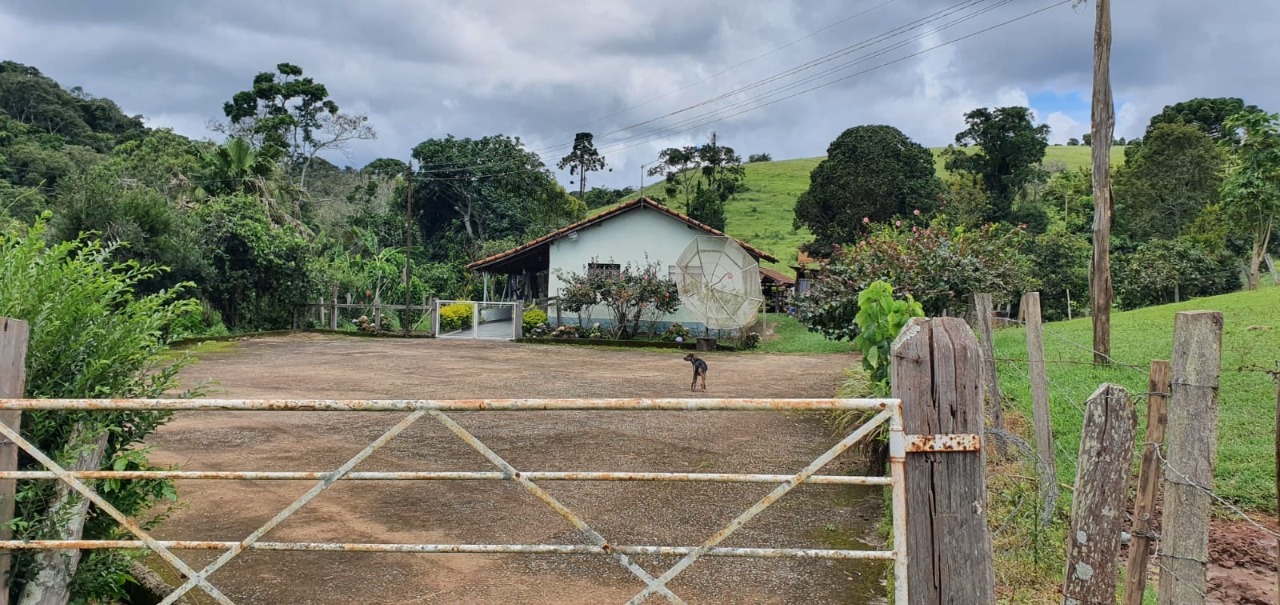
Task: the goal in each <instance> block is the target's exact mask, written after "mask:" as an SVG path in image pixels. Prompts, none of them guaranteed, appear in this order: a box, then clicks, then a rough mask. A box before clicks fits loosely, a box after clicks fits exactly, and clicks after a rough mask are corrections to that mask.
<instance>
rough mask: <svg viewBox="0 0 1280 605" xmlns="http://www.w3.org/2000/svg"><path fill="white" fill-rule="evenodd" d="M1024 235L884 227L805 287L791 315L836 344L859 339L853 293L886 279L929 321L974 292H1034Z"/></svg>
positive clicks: (955, 309)
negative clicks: (836, 341) (907, 297)
mask: <svg viewBox="0 0 1280 605" xmlns="http://www.w3.org/2000/svg"><path fill="white" fill-rule="evenodd" d="M1027 237H1028V235H1027V233H1026V232H1025V231H1023V230H1022V229H1018V228H1011V227H1007V226H1001V225H987V226H985V227H982V228H979V229H972V230H970V229H965V228H962V227H952V228H944V227H941V226H939V225H937V224H932V225H928V226H925V227H923V228H922V227H919V226H913V227H911V228H910V229H907V228H898V227H895V226H893V225H885V226H882V227H880V228H878V229H875V230H873V231H872V233H871V235H870V237H868V238H867V239H865V240H863V241H861V242H858V244H857V245H856V246H853V247H851V248H846V249H844V250H839V251H837V252H836V254H835V256H834V258H833V259H832V260H831V261H830V262H829V263H827V264H826V265H825V266H824V267H823V269H822V271H821V273H820V275H819V277H818V279H817V280H815V281H814V283H813V285H812V286H811V287H810V289H809V290H808V291H806V292H804V293H803V294H800V295H798V296H796V298H795V299H794V303H795V306H796V316H797V318H798V319H799V320H800V322H801V323H803V324H805V325H806V326H808V327H809V329H810V330H813V331H815V332H820V333H822V334H823V335H825V336H826V337H827V338H831V339H833V340H841V339H846V338H853V337H854V336H856V335H857V333H858V326H857V322H856V317H857V314H858V298H857V296H858V293H859V292H861V291H862V290H863V289H865V288H866V287H867V286H869V285H871V283H872V282H874V281H877V280H883V281H887V282H889V283H892V284H894V285H895V287H896V288H897V289H898V290H899V291H900V292H902V293H904V294H909V295H911V296H912V297H913V298H914V299H915V300H916V301H918V302H919V303H920V305H921V306H922V309H923V311H924V312H925V313H926V314H927V315H941V314H942V313H944V312H945V311H948V310H950V311H951V312H952V313H959V312H960V311H961V310H962V309H964V307H965V306H966V304H967V300H968V297H969V295H970V294H971V293H974V292H990V293H992V294H994V295H996V297H997V298H1000V297H1001V296H1009V295H1013V294H1017V293H1020V292H1025V291H1029V290H1031V289H1033V288H1034V287H1035V280H1034V278H1033V277H1032V275H1031V268H1030V262H1029V261H1028V259H1027V257H1026V256H1025V255H1024V254H1022V253H1021V252H1020V251H1019V250H1020V249H1021V246H1022V243H1023V241H1024V240H1025V239H1026V238H1027Z"/></svg>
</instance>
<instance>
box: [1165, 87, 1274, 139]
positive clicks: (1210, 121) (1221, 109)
mask: <svg viewBox="0 0 1280 605" xmlns="http://www.w3.org/2000/svg"><path fill="white" fill-rule="evenodd" d="M1243 111H1260V110H1259V109H1258V107H1257V106H1256V105H1245V103H1244V101H1243V100H1242V99H1237V98H1228V97H1219V98H1215V99H1209V98H1203V97H1200V98H1195V99H1191V100H1188V101H1183V102H1181V103H1174V104H1173V105H1166V106H1165V108H1164V109H1163V110H1162V111H1161V112H1160V113H1158V114H1156V115H1154V116H1152V117H1151V122H1150V123H1148V124H1147V132H1146V134H1145V135H1144V138H1146V137H1150V136H1151V133H1153V132H1154V131H1155V129H1156V127H1158V126H1160V125H1162V124H1189V125H1191V126H1195V127H1196V128H1199V129H1200V131H1201V132H1204V133H1205V134H1206V135H1209V138H1211V139H1213V141H1214V142H1215V143H1216V142H1220V141H1230V142H1238V139H1239V134H1238V133H1237V132H1235V131H1234V130H1232V129H1231V128H1230V127H1228V126H1227V118H1230V117H1231V116H1234V115H1236V114H1238V113H1240V112H1243Z"/></svg>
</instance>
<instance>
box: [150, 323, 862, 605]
mask: <svg viewBox="0 0 1280 605" xmlns="http://www.w3.org/2000/svg"><path fill="white" fill-rule="evenodd" d="M708 357H709V362H710V366H711V371H710V375H709V380H708V386H709V393H707V395H708V396H712V397H739V396H741V397H828V396H831V395H832V394H833V393H834V391H835V389H836V387H837V385H838V384H839V382H840V379H841V373H842V371H843V370H844V369H845V368H846V367H848V366H849V365H850V364H851V363H852V362H853V358H852V356H848V355H812V356H805V355H764V354H750V355H714V354H713V355H709V356H708ZM688 373H689V364H687V363H685V362H683V361H681V359H680V356H679V354H676V353H674V352H673V353H654V352H647V351H627V350H591V349H584V348H577V347H564V346H560V347H552V346H537V345H515V344H511V343H493V342H490V343H481V342H457V341H453V342H441V341H432V340H415V341H399V340H380V339H362V338H336V337H324V336H316V335H306V336H291V337H276V338H262V339H256V340H251V341H245V342H241V343H238V344H237V345H236V346H235V347H233V348H232V349H231V350H229V351H224V352H219V353H212V354H205V355H202V359H201V361H200V362H199V363H198V364H196V365H194V366H192V367H191V368H189V369H188V370H187V371H186V372H185V373H184V375H183V379H184V383H185V384H186V385H188V386H189V385H192V384H196V383H198V382H202V381H206V380H217V381H218V384H217V385H216V386H215V387H214V388H213V389H212V390H211V392H210V396H222V395H224V396H235V397H250V398H252V397H331V398H437V399H454V398H472V397H488V398H502V397H548V398H549V397H681V396H688V395H689V393H688V390H687V384H688V383H687V380H688V376H687V374H688ZM452 417H454V418H455V419H456V420H457V421H458V422H459V423H460V424H462V425H463V426H464V427H466V428H467V429H468V430H470V431H471V432H473V433H474V434H475V435H476V436H477V437H479V438H480V439H481V440H482V441H484V442H485V443H486V444H487V445H489V446H490V447H491V448H492V449H494V450H495V451H496V452H498V453H499V454H500V455H502V456H504V457H505V458H506V459H507V460H508V461H510V462H511V464H512V465H514V466H515V467H516V468H518V469H522V470H650V471H676V472H678V471H688V472H760V473H784V472H795V471H796V470H798V469H800V468H801V467H802V466H804V465H805V464H807V463H808V462H809V461H810V460H812V459H813V458H814V457H816V456H817V455H818V454H819V453H821V452H822V451H823V450H825V449H826V448H827V447H830V445H831V444H832V443H834V439H833V438H832V436H831V435H830V433H829V432H828V431H827V429H826V428H825V427H824V426H823V424H822V419H821V418H818V417H816V416H804V415H798V414H787V413H705V412H704V413H684V412H661V413H650V412H642V413H641V412H633V413H617V412H614V413H602V412H531V413H497V412H480V413H461V414H453V415H452ZM401 418H403V415H400V414H374V413H243V412H241V413H230V412H226V413H198V414H197V413H188V414H180V415H179V416H178V418H177V419H175V420H174V421H173V422H172V423H170V424H169V425H167V426H165V427H164V428H163V429H162V430H161V431H160V433H159V434H157V435H156V436H155V438H154V439H153V440H152V444H153V445H155V446H156V447H157V452H156V459H157V460H158V461H159V462H162V463H174V464H180V465H181V466H182V468H184V469H190V470H197V469H210V470H331V469H333V468H335V467H337V466H338V465H340V464H342V463H343V462H344V461H346V460H347V459H348V458H349V457H351V456H352V455H354V454H355V453H356V452H358V451H359V450H360V449H362V448H363V447H364V446H365V445H367V444H368V443H369V442H371V441H372V440H373V439H375V438H376V437H377V436H378V435H379V434H381V433H382V432H383V431H384V430H385V429H386V428H387V427H389V426H391V425H392V424H394V423H395V422H398V421H399V420H400V419H401ZM853 462H855V461H852V460H837V461H836V462H835V463H833V464H832V465H831V466H829V467H828V469H827V470H828V471H830V472H843V471H846V470H848V469H849V468H850V467H851V465H852V463H853ZM356 470H492V466H491V465H489V464H488V463H487V462H486V461H485V460H484V459H483V458H481V457H480V456H479V455H478V454H476V453H475V452H474V451H473V450H472V449H471V448H469V447H468V446H466V445H465V444H463V443H461V442H460V441H459V440H458V439H456V438H455V437H454V436H453V435H452V434H450V433H448V432H447V431H446V430H445V429H444V428H443V427H442V426H440V425H439V424H438V423H436V422H435V421H433V420H432V419H430V418H424V419H422V420H421V421H419V422H418V423H417V424H416V425H414V426H413V427H411V428H410V429H408V430H407V431H406V432H405V433H404V434H402V435H400V436H399V437H398V438H396V439H395V440H394V441H392V442H390V443H389V444H388V445H386V446H385V447H383V448H382V449H381V450H379V451H378V452H377V453H376V454H375V455H374V456H373V457H371V458H370V459H369V460H367V461H365V462H364V463H363V464H361V465H360V466H359V467H357V469H356ZM543 486H544V487H545V488H546V489H547V490H548V491H549V492H551V493H552V495H554V496H555V497H556V498H558V499H560V500H561V501H562V502H564V503H565V504H566V505H567V506H568V507H570V508H571V509H573V510H574V511H576V512H578V513H580V514H581V515H582V516H583V517H584V518H585V520H586V521H587V522H588V523H589V524H591V525H592V526H593V527H595V528H596V529H597V530H599V531H600V533H601V534H603V535H604V536H605V537H606V538H608V539H609V540H610V541H611V542H614V543H622V544H670V545H685V544H694V543H696V542H700V541H701V540H702V539H704V538H705V537H707V536H709V535H711V534H712V533H713V532H715V531H717V530H718V529H720V527H722V526H723V525H724V524H725V523H726V522H728V521H729V520H730V519H732V518H733V517H734V516H736V515H737V514H739V513H740V512H741V511H742V510H744V509H745V508H746V507H747V506H749V505H750V504H751V503H752V502H754V501H755V500H756V499H758V498H759V497H761V496H762V495H764V494H765V493H767V492H768V491H769V490H770V489H772V486H771V485H764V484H759V485H726V484H705V483H702V484H681V483H638V482H629V483H605V482H572V483H571V482H560V483H555V482H552V483H544V484H543ZM178 487H179V491H180V493H181V494H182V497H183V502H184V503H185V508H184V509H183V510H181V511H179V512H178V513H177V514H175V515H174V516H173V517H172V518H171V519H170V520H169V521H168V522H166V523H165V525H164V526H163V527H162V528H161V529H160V531H159V532H158V533H159V535H160V536H161V537H163V538H166V539H212V540H240V539H242V538H243V537H244V536H245V535H247V534H248V533H249V532H250V531H252V530H253V529H254V528H256V527H257V526H258V525H260V524H261V523H263V522H264V521H266V520H267V519H269V518H271V517H272V516H273V515H274V514H275V513H277V512H278V511H279V510H281V509H282V508H284V507H285V506H287V505H288V504H289V503H290V502H291V501H292V500H293V499H294V498H296V497H297V496H298V495H300V494H301V493H303V492H304V491H306V490H307V489H308V488H310V487H311V483H309V482H267V481H261V482H234V481H222V482H208V481H205V482H182V483H180V484H179V486H178ZM882 502H883V500H882V493H881V492H880V491H879V490H875V491H870V492H868V491H865V490H856V489H852V488H847V487H824V486H801V487H800V488H798V489H797V490H796V491H794V492H792V493H791V494H790V495H788V496H787V497H786V498H784V499H783V500H782V501H780V502H779V503H778V504H776V505H775V506H774V507H772V508H770V509H769V510H768V511H766V512H765V513H764V514H762V515H761V516H759V517H757V518H756V519H755V520H754V521H752V522H751V523H750V524H748V525H747V526H746V527H745V528H744V529H743V530H741V531H740V532H739V533H738V534H735V535H734V536H733V537H732V538H730V540H729V541H727V542H726V543H725V544H724V545H725V546H782V547H813V548H832V547H839V548H843V547H856V546H852V545H853V544H857V543H858V540H859V539H872V538H873V536H874V530H875V525H876V523H877V522H878V519H879V516H880V512H881V506H882ZM266 539H267V540H278V541H335V542H397V543H480V544H505V543H561V544H572V543H581V541H582V539H581V536H580V534H579V533H578V532H577V531H576V530H574V529H573V528H572V527H571V526H569V525H568V524H567V523H566V522H565V521H564V520H563V519H562V518H560V517H559V516H557V515H556V514H555V513H554V512H552V511H551V510H550V509H548V508H547V507H546V506H545V505H543V504H542V503H540V502H538V501H537V500H535V499H534V498H532V497H531V496H529V495H528V494H527V493H526V492H525V491H524V490H523V489H521V488H520V487H519V486H518V485H515V484H513V483H510V482H505V481H504V482H498V481H471V482H443V481H442V482H365V481H361V482H341V483H339V484H337V485H335V486H334V487H332V488H330V489H329V490H328V491H327V492H325V493H324V494H322V495H321V496H320V497H319V498H317V499H316V500H315V501H313V503H312V504H310V505H308V506H307V507H305V508H303V509H302V510H301V511H300V512H298V513H297V514H295V515H294V516H293V517H291V518H290V519H289V520H287V521H285V522H284V523H283V524H282V525H281V526H280V527H278V528H277V529H275V530H274V531H272V532H271V533H269V534H268V535H267V536H266ZM182 556H183V557H184V558H186V559H187V560H188V561H191V562H193V563H201V564H203V563H205V562H207V561H211V560H212V559H213V558H214V557H215V556H216V553H192V552H187V553H184V554H183V555H182ZM675 561H676V559H675V558H671V557H664V558H651V557H642V558H639V559H638V562H639V564H640V565H641V566H643V567H644V568H646V569H647V570H649V571H650V573H652V574H654V575H658V574H660V573H662V572H663V571H665V569H666V568H667V567H669V566H670V565H671V564H673V563H675ZM881 569H882V567H881V566H880V565H878V564H854V563H848V562H832V561H820V560H783V559H773V560H758V559H703V560H700V561H699V562H698V563H696V564H695V565H693V566H692V567H690V568H689V570H688V571H687V572H685V573H684V574H681V575H680V576H679V577H678V578H676V579H675V580H674V581H673V582H672V584H671V587H672V588H673V589H674V590H675V591H676V592H677V593H678V594H680V595H681V596H682V597H684V598H685V599H686V600H687V601H688V602H689V603H787V604H804V603H867V602H876V600H877V599H878V597H877V595H878V594H881V593H882V592H883V588H882V587H881V586H879V576H880V571H881ZM212 580H213V582H214V584H215V585H217V586H219V587H220V588H222V589H223V590H224V591H226V592H227V593H228V594H229V595H230V596H231V597H232V598H233V599H234V600H235V601H236V602H237V603H248V604H253V603H260V604H281V603H317V604H318V603H414V604H423V605H425V604H437V603H438V604H445V603H448V604H479V603H532V604H540V603H545V604H552V603H556V604H568V605H575V604H584V605H585V604H588V603H589V604H593V605H594V604H599V603H621V602H625V601H626V600H627V599H629V598H630V597H631V596H632V595H634V594H635V593H636V592H637V591H639V590H640V588H641V587H642V584H641V583H640V581H639V580H637V579H636V578H635V577H634V576H632V575H631V574H630V573H629V572H627V571H626V570H624V569H622V568H621V567H620V566H619V565H618V564H617V562H615V561H613V560H612V559H608V558H604V557H591V556H580V557H567V556H531V555H501V556H479V555H404V554H354V553H298V552H273V553H267V552H249V553H246V554H244V555H242V556H240V557H238V558H237V559H236V560H235V561H233V562H232V563H231V564H229V565H228V566H227V567H225V568H224V569H223V570H222V571H219V572H218V573H216V574H214V576H213V578H212ZM649 602H650V603H660V602H665V599H661V598H654V599H650V601H649Z"/></svg>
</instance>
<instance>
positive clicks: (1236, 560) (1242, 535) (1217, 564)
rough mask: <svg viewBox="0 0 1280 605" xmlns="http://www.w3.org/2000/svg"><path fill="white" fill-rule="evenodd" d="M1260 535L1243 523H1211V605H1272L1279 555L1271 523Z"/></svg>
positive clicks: (1278, 599) (1275, 596)
mask: <svg viewBox="0 0 1280 605" xmlns="http://www.w3.org/2000/svg"><path fill="white" fill-rule="evenodd" d="M1260 523H1262V524H1263V526H1264V527H1265V528H1266V530H1267V531H1269V532H1271V533H1270V534H1268V533H1267V531H1263V530H1262V529H1259V528H1258V527H1255V526H1254V525H1252V524H1250V523H1248V522H1246V521H1243V520H1232V521H1214V523H1213V526H1212V528H1211V529H1210V531H1209V591H1208V594H1209V599H1208V602H1209V603H1211V604H1212V605H1228V604H1237V603H1240V604H1244V605H1274V604H1275V603H1280V593H1278V592H1277V588H1276V562H1277V556H1278V555H1280V548H1278V547H1277V542H1276V537H1275V532H1276V531H1277V529H1280V528H1278V527H1277V526H1276V524H1275V523H1274V522H1271V521H1261V522H1260Z"/></svg>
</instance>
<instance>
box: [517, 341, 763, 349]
mask: <svg viewBox="0 0 1280 605" xmlns="http://www.w3.org/2000/svg"><path fill="white" fill-rule="evenodd" d="M516 342H520V343H525V344H555V345H559V344H564V345H594V346H600V347H623V348H648V349H685V350H688V351H694V350H696V349H697V347H698V343H697V341H696V340H695V341H686V342H671V341H667V340H644V339H630V340H612V339H608V338H519V339H516ZM716 350H717V351H741V350H742V349H741V347H739V346H738V345H734V344H726V343H723V342H716Z"/></svg>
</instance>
